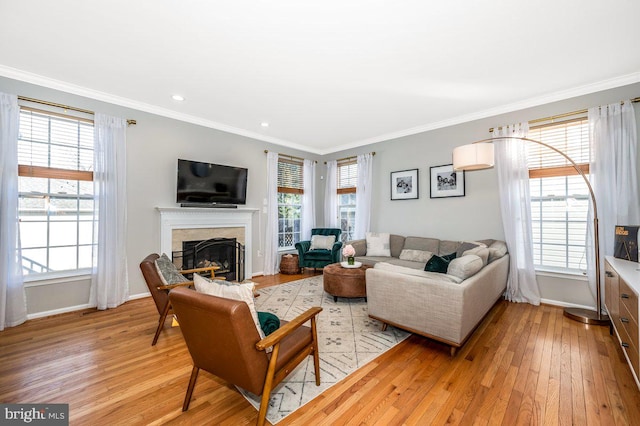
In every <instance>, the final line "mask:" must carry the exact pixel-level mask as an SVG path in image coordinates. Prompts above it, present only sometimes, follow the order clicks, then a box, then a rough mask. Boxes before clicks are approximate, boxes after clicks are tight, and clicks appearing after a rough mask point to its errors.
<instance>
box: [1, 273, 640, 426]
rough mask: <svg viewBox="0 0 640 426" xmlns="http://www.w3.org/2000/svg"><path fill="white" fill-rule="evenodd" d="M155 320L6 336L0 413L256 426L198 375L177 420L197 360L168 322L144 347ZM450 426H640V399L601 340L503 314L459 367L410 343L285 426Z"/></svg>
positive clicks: (538, 313)
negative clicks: (23, 407) (39, 411)
mask: <svg viewBox="0 0 640 426" xmlns="http://www.w3.org/2000/svg"><path fill="white" fill-rule="evenodd" d="M311 275H313V272H307V273H305V274H303V275H291V276H286V275H278V276H275V277H258V278H256V279H255V281H256V282H258V283H259V287H260V286H268V285H274V284H278V283H281V282H286V281H291V280H295V279H299V278H303V277H306V276H311ZM157 318H158V316H157V312H156V311H155V307H154V306H153V302H152V301H151V300H150V299H148V298H147V299H140V300H135V301H131V302H127V303H126V304H124V305H123V306H120V307H118V308H117V309H113V310H108V311H100V312H98V311H95V310H86V311H82V312H74V313H69V314H63V315H58V316H55V317H49V318H43V319H37V320H32V321H28V322H27V323H25V324H23V325H21V326H18V327H14V328H10V329H7V330H5V331H2V332H0V402H3V403H35V402H38V403H46V402H52V403H53V402H57V403H69V404H70V417H71V424H72V425H92V426H93V425H157V424H169V425H199V424H224V425H239V424H253V423H255V420H256V415H257V412H256V410H255V409H254V408H253V407H252V406H250V405H249V403H248V402H246V400H245V399H244V398H243V397H242V396H241V395H240V394H239V393H238V392H237V391H236V390H235V388H233V387H231V386H229V385H228V384H226V383H225V382H223V381H221V380H219V379H217V378H216V377H214V376H212V375H210V374H208V373H206V372H202V373H201V374H200V377H199V379H198V384H197V385H196V388H195V391H194V399H193V401H192V403H191V407H190V409H189V411H188V412H186V413H182V412H181V407H182V400H183V398H184V393H185V390H186V387H187V383H188V381H189V374H190V372H191V360H190V357H189V354H188V352H187V350H186V347H185V345H184V342H183V340H182V336H181V334H180V329H179V328H178V327H173V328H171V327H170V326H169V321H167V326H166V328H165V330H164V331H163V332H162V334H161V336H160V339H159V341H158V344H157V345H156V346H155V347H152V346H151V340H152V338H153V334H154V330H155V327H156V322H157ZM449 423H451V424H488V425H501V424H502V425H514V424H550V425H554V424H563V425H569V424H574V425H588V424H594V425H597V424H603V425H614V424H615V425H640V392H639V390H638V388H637V386H636V384H635V382H634V381H633V378H632V376H631V373H630V371H629V369H628V367H627V365H626V363H625V362H624V359H623V356H622V353H621V351H620V350H619V349H618V347H617V345H616V344H615V342H614V339H613V337H611V336H610V335H609V329H608V327H587V326H585V325H582V324H579V323H577V322H574V321H571V320H568V319H566V318H564V317H563V315H562V310H561V309H560V308H557V307H552V306H541V307H534V306H531V305H526V304H513V303H507V302H504V301H502V302H499V303H498V304H497V305H496V306H495V307H494V308H493V309H492V311H491V312H490V314H489V315H488V316H487V317H486V318H485V320H484V321H483V322H482V324H481V326H480V327H479V328H478V329H477V330H476V332H475V333H474V334H473V337H472V338H471V339H470V340H469V341H468V342H467V344H466V345H465V346H463V348H462V349H461V350H460V351H459V352H458V354H457V355H456V356H455V357H454V358H451V357H450V356H449V349H448V348H447V347H446V346H444V345H442V344H440V343H437V342H434V341H431V340H428V339H425V338H423V337H419V336H412V337H410V338H409V339H407V340H406V341H404V342H403V343H401V344H400V345H398V346H396V347H395V348H393V349H392V350H390V351H388V352H387V353H385V354H383V355H382V356H380V357H379V358H377V359H375V360H374V361H372V362H371V363H369V364H367V365H366V366H365V367H364V368H362V369H360V370H358V371H357V372H356V373H354V374H353V375H351V376H349V377H347V378H346V379H345V380H344V381H343V382H341V383H339V384H337V385H336V386H334V387H332V388H331V389H329V390H328V391H326V392H325V393H323V394H322V395H321V396H319V397H318V398H316V399H315V400H313V401H311V402H310V403H309V404H307V405H306V406H304V407H302V408H301V409H299V410H298V411H296V412H294V413H293V414H292V415H291V416H289V417H287V418H286V419H285V420H284V421H283V422H281V423H280V424H282V425H289V424H305V425H306V424H368V425H373V424H375V425H395V424H409V425H427V424H436V425H441V424H449Z"/></svg>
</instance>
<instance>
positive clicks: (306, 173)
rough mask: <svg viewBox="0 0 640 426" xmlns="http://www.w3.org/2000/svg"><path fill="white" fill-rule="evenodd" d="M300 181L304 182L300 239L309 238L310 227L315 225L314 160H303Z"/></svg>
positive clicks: (305, 239)
mask: <svg viewBox="0 0 640 426" xmlns="http://www.w3.org/2000/svg"><path fill="white" fill-rule="evenodd" d="M302 182H303V184H304V188H303V191H304V192H303V194H302V211H301V212H300V216H302V221H301V222H302V223H301V224H300V227H301V229H300V231H301V232H300V234H301V235H300V239H301V240H302V241H308V240H310V239H311V229H313V228H314V227H315V226H316V202H315V199H316V162H315V161H313V160H304V162H303V163H302Z"/></svg>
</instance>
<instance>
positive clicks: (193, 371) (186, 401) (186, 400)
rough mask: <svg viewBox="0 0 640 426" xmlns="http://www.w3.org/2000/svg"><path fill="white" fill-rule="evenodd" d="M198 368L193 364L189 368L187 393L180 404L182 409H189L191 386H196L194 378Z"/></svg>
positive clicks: (195, 378)
mask: <svg viewBox="0 0 640 426" xmlns="http://www.w3.org/2000/svg"><path fill="white" fill-rule="evenodd" d="M199 372H200V369H199V368H198V367H196V366H195V365H194V366H193V368H192V369H191V378H190V379H189V387H187V394H186V395H185V396H184V403H183V404H182V411H187V410H188V409H189V404H190V403H191V395H193V388H195V387H196V380H197V379H198V373H199Z"/></svg>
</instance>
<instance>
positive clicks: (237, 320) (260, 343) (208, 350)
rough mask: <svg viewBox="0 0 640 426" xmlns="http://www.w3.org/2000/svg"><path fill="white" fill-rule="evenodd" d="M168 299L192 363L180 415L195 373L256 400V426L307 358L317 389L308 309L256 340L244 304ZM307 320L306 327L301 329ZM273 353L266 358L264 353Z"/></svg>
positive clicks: (184, 294)
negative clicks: (279, 387) (217, 379)
mask: <svg viewBox="0 0 640 426" xmlns="http://www.w3.org/2000/svg"><path fill="white" fill-rule="evenodd" d="M169 299H170V300H171V304H172V306H173V310H174V312H175V313H176V315H177V317H178V322H179V323H180V329H181V331H182V335H183V336H184V340H185V342H186V343H187V347H188V348H189V353H190V354H191V358H192V359H193V369H192V371H191V379H190V380H189V386H188V388H187V393H186V395H185V399H184V404H183V406H182V411H187V410H188V409H189V403H190V402H191V395H192V394H193V389H194V387H195V384H196V379H197V378H198V372H199V371H200V369H203V370H205V371H208V372H210V373H211V374H214V375H215V376H218V377H220V378H222V379H224V380H226V381H228V382H230V383H232V384H234V385H237V386H239V387H241V388H243V389H245V390H247V391H249V392H251V393H253V394H255V395H262V398H261V401H260V410H259V413H258V422H257V424H258V425H263V424H264V422H265V416H266V414H267V408H268V406H269V397H270V394H271V391H272V390H273V388H274V387H275V386H276V385H278V384H279V383H280V382H281V381H282V380H283V379H284V378H285V377H286V376H287V375H288V374H289V373H290V372H291V371H292V370H293V369H294V368H295V367H296V366H297V365H298V364H300V363H301V362H302V361H304V360H305V359H306V357H307V356H309V355H312V356H313V362H314V369H315V374H316V385H320V359H319V357H318V341H317V334H316V316H317V315H318V314H319V313H320V311H322V308H319V307H314V308H310V309H308V310H307V311H306V312H304V313H303V314H301V315H299V316H298V317H297V318H295V319H294V320H292V321H290V322H286V321H281V326H280V328H279V329H278V330H276V331H274V332H273V333H271V334H270V335H268V336H267V337H265V338H264V339H262V340H260V335H259V334H258V330H256V325H255V323H254V321H253V318H252V317H251V313H250V311H249V307H248V306H247V304H246V303H245V302H242V301H236V300H231V299H223V298H220V297H215V296H210V295H207V294H202V293H198V292H196V291H193V290H190V289H188V288H176V289H173V290H171V292H170V294H169ZM309 320H311V327H308V326H304V325H303V324H304V323H305V322H307V321H309ZM269 347H273V350H272V352H271V353H269V354H267V353H266V352H265V349H266V348H269Z"/></svg>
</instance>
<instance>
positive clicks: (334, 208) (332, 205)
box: [324, 160, 340, 228]
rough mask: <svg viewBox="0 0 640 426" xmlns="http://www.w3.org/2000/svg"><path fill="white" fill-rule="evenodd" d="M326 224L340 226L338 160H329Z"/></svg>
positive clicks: (326, 184)
mask: <svg viewBox="0 0 640 426" xmlns="http://www.w3.org/2000/svg"><path fill="white" fill-rule="evenodd" d="M324 226H325V227H327V228H339V227H340V224H339V223H338V161H336V160H329V161H327V176H326V180H325V189H324Z"/></svg>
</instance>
